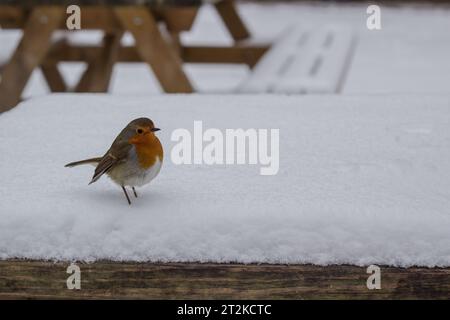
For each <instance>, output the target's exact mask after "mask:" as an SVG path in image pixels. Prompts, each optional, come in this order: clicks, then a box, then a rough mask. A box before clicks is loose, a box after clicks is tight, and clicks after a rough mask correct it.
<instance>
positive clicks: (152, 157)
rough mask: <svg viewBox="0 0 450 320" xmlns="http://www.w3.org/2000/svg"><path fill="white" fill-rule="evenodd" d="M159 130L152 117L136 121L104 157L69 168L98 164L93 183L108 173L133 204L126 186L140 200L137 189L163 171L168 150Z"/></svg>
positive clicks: (83, 161)
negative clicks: (164, 158) (165, 148)
mask: <svg viewBox="0 0 450 320" xmlns="http://www.w3.org/2000/svg"><path fill="white" fill-rule="evenodd" d="M159 130H161V129H159V128H156V127H155V125H154V124H153V121H152V120H150V119H149V118H138V119H135V120H133V121H131V122H130V123H129V124H128V125H127V126H126V127H125V128H124V129H123V130H122V131H121V132H120V133H119V135H118V136H117V137H116V139H115V140H114V142H113V143H112V145H111V147H110V148H109V149H108V151H107V152H106V153H105V154H104V156H103V157H96V158H90V159H86V160H81V161H75V162H71V163H68V164H66V165H65V167H75V166H79V165H85V164H91V165H95V166H96V167H95V171H94V176H93V177H92V180H91V181H90V182H89V184H92V183H94V182H96V181H97V180H98V179H100V177H102V176H103V175H104V174H106V175H107V176H109V178H111V180H112V181H114V182H115V183H116V184H118V185H119V186H120V187H121V188H122V190H123V192H124V194H125V197H126V199H127V201H128V204H129V205H131V201H130V197H129V196H128V193H127V189H126V187H131V189H132V190H133V193H134V196H135V197H136V198H137V192H136V189H135V187H141V186H143V185H145V184H148V183H150V181H152V180H153V179H154V178H155V177H156V176H157V175H158V174H159V171H160V170H161V166H162V162H163V157H164V151H163V147H162V145H161V142H160V141H159V139H158V137H157V136H156V135H155V132H157V131H159Z"/></svg>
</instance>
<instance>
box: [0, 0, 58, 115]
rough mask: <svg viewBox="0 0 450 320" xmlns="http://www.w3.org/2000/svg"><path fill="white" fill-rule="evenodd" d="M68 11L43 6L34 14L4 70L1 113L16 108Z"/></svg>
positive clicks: (34, 11)
mask: <svg viewBox="0 0 450 320" xmlns="http://www.w3.org/2000/svg"><path fill="white" fill-rule="evenodd" d="M63 17H64V11H63V10H61V9H59V8H55V7H39V8H36V9H34V10H33V12H32V13H31V15H30V17H29V19H28V21H27V23H26V26H25V29H24V33H23V36H22V39H21V40H20V43H19V45H18V47H17V49H16V50H15V52H14V54H13V55H12V57H11V59H10V61H9V62H8V63H7V64H6V65H5V67H4V69H3V71H2V80H1V82H0V112H3V111H6V110H9V109H11V108H13V107H14V106H15V105H16V104H17V103H18V102H19V101H20V97H21V94H22V91H23V89H24V87H25V85H26V84H27V82H28V79H29V77H30V76H31V73H32V72H33V70H34V69H35V68H36V67H38V66H39V65H40V64H41V62H42V60H43V58H44V57H45V55H46V53H47V51H48V49H49V48H50V38H51V35H52V33H53V31H54V30H55V29H56V28H57V27H58V25H59V24H60V23H61V20H62V18H63Z"/></svg>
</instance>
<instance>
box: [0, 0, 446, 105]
mask: <svg viewBox="0 0 450 320" xmlns="http://www.w3.org/2000/svg"><path fill="white" fill-rule="evenodd" d="M366 8H367V5H362V4H356V5H355V4H353V5H349V4H346V5H339V6H337V5H336V4H320V5H319V4H276V5H274V4H263V5H261V4H252V3H243V4H240V5H239V10H240V12H241V14H242V16H243V19H244V20H245V22H246V24H247V25H248V26H249V28H250V30H251V32H252V34H253V35H254V36H255V37H256V38H259V39H268V38H269V39H270V38H273V37H275V36H277V35H279V34H280V32H281V31H282V30H285V29H286V27H287V26H291V25H304V26H307V27H315V26H316V27H320V26H323V25H329V24H331V25H336V26H346V27H351V28H353V30H355V32H356V34H357V35H358V39H359V42H358V46H357V48H356V52H355V57H354V60H353V63H352V65H351V69H350V72H349V75H348V79H347V82H346V83H345V85H344V87H343V93H358V94H362V93H450V86H449V83H450V60H449V59H448V57H449V56H450V33H449V32H448V30H450V8H448V7H447V8H442V7H424V6H412V5H410V6H403V7H386V6H381V10H382V11H381V22H382V30H380V31H369V30H368V29H367V28H366V18H367V14H366ZM100 36H101V35H100V34H93V35H92V36H88V37H87V38H88V39H86V36H85V35H83V36H76V37H77V38H78V39H79V40H81V41H86V40H92V39H93V40H94V41H96V40H98V39H100ZM17 38H18V34H17V33H14V32H5V31H2V32H0V59H1V57H3V60H4V59H5V58H6V57H7V56H8V55H9V54H10V52H11V51H12V50H13V49H14V46H15V43H16V40H17ZM183 40H184V41H185V42H186V43H190V44H201V43H209V44H230V43H231V39H230V37H229V35H228V34H227V32H226V30H225V28H224V26H223V24H222V22H221V21H220V20H219V17H218V16H217V13H216V12H215V11H214V10H213V9H212V7H210V6H204V7H203V8H202V9H201V11H200V14H199V16H198V18H197V20H196V22H195V25H194V27H193V30H192V31H190V32H187V33H185V34H183ZM125 42H127V43H130V39H125ZM83 67H84V66H83V65H78V66H76V65H75V66H74V65H72V64H65V65H64V66H63V70H64V73H65V75H66V77H67V78H68V80H69V81H68V82H69V83H71V84H73V83H74V81H75V80H76V79H77V78H78V76H79V75H80V73H81V72H82V71H83ZM185 69H186V72H187V73H188V74H189V76H190V77H191V79H192V80H193V83H194V85H195V87H196V88H197V89H198V90H199V91H200V92H207V93H217V92H232V91H234V90H235V89H236V88H237V87H238V86H239V85H240V83H241V82H242V81H243V80H244V79H245V77H246V75H247V74H248V72H249V70H248V68H247V67H245V66H239V65H231V66H230V65H227V66H223V65H215V66H212V65H198V64H197V65H186V67H185ZM115 75H116V77H114V79H113V82H112V84H111V91H112V93H115V94H122V93H127V94H132V93H143V94H144V93H145V94H148V93H157V92H160V87H159V85H158V84H157V82H156V81H155V79H154V76H153V75H152V74H151V73H150V72H149V70H148V67H147V66H145V65H143V64H121V65H120V66H119V67H117V68H116V69H115ZM45 93H47V88H46V87H45V85H44V84H43V81H42V76H41V74H40V73H39V72H37V73H35V75H34V76H33V81H32V82H31V83H30V85H29V86H28V87H27V91H26V96H36V95H43V94H45Z"/></svg>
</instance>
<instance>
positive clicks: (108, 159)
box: [89, 138, 132, 184]
mask: <svg viewBox="0 0 450 320" xmlns="http://www.w3.org/2000/svg"><path fill="white" fill-rule="evenodd" d="M131 147H132V146H131V144H129V143H128V141H127V140H126V139H121V138H117V139H116V140H115V141H114V143H113V144H112V146H111V148H110V149H109V150H108V152H107V153H106V154H105V155H104V156H103V157H102V159H101V160H100V162H99V163H98V165H97V167H96V168H95V172H94V176H93V177H92V180H91V182H89V184H91V183H94V182H95V181H97V180H98V179H100V177H101V176H102V175H103V174H104V173H107V172H108V171H109V170H111V169H112V168H114V166H116V165H117V164H119V163H121V162H123V161H125V160H126V158H127V156H128V152H129V151H130V149H131Z"/></svg>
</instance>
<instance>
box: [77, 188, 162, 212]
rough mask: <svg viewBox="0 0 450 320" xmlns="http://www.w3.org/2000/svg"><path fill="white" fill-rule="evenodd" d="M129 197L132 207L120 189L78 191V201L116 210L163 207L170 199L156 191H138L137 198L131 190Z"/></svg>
mask: <svg viewBox="0 0 450 320" xmlns="http://www.w3.org/2000/svg"><path fill="white" fill-rule="evenodd" d="M127 191H128V196H129V197H130V200H131V205H129V204H128V202H127V200H126V198H125V195H124V193H123V191H122V190H121V189H120V188H117V190H115V189H104V190H77V192H76V193H77V196H76V198H77V199H80V200H81V199H84V200H82V201H86V202H88V203H90V204H92V205H95V206H97V205H102V204H107V206H108V207H110V206H114V207H116V208H143V207H145V208H148V207H152V206H161V205H164V204H167V203H169V201H170V199H169V197H168V196H167V195H166V194H164V193H162V192H161V191H158V190H156V189H152V190H150V189H148V190H145V189H136V191H137V194H138V197H137V198H135V197H134V194H133V191H132V190H131V188H130V189H128V190H127Z"/></svg>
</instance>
